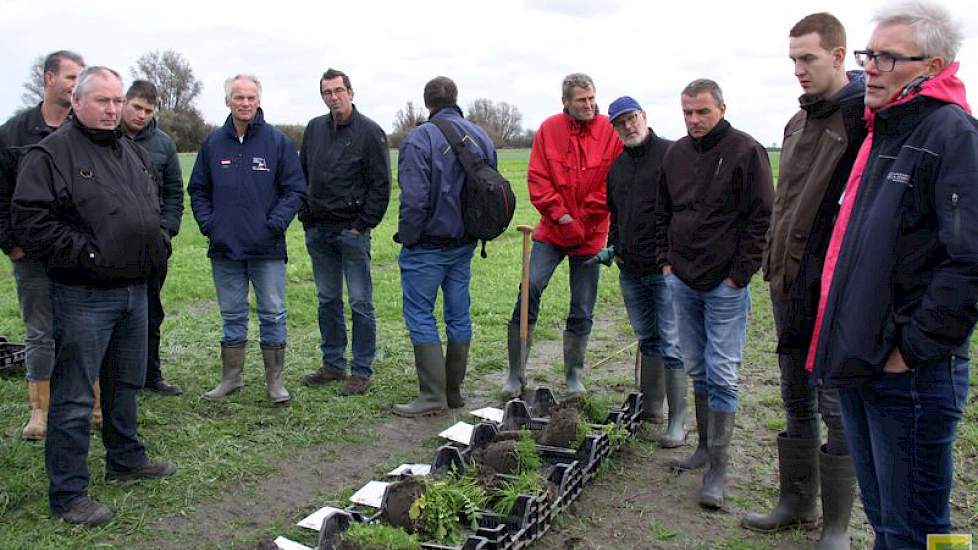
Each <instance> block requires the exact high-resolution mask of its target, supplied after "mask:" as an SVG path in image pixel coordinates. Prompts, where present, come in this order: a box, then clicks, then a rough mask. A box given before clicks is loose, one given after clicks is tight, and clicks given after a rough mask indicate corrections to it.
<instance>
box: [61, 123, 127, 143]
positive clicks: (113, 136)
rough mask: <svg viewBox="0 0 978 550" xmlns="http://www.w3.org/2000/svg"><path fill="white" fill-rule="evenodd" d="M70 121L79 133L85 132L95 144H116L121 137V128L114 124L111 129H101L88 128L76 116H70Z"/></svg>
mask: <svg viewBox="0 0 978 550" xmlns="http://www.w3.org/2000/svg"><path fill="white" fill-rule="evenodd" d="M69 120H71V123H72V124H74V126H75V127H76V128H78V130H80V131H81V133H83V134H85V136H86V137H88V139H90V140H92V143H94V144H96V145H116V146H117V145H118V144H119V140H120V139H121V138H122V129H121V128H119V127H118V126H116V127H115V128H113V129H111V130H102V129H96V128H89V127H88V126H85V125H84V124H82V122H81V121H80V120H78V119H77V118H76V117H74V116H72V117H70V119H69Z"/></svg>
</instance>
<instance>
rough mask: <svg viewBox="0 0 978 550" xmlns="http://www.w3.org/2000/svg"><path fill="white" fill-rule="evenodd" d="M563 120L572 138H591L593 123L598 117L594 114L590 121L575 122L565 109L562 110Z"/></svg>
mask: <svg viewBox="0 0 978 550" xmlns="http://www.w3.org/2000/svg"><path fill="white" fill-rule="evenodd" d="M564 119H565V120H566V121H567V126H568V128H569V129H570V133H571V135H572V136H578V137H588V136H593V132H592V128H594V123H595V122H597V121H598V115H597V113H595V115H594V118H592V119H591V120H577V119H576V118H574V117H572V116H571V115H570V113H569V112H567V109H564Z"/></svg>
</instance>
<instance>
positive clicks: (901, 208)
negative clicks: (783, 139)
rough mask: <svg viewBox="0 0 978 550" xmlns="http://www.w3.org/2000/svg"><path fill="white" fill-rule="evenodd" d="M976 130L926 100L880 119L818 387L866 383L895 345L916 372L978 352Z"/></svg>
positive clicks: (834, 298)
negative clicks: (974, 343)
mask: <svg viewBox="0 0 978 550" xmlns="http://www.w3.org/2000/svg"><path fill="white" fill-rule="evenodd" d="M975 124H976V123H975V120H974V119H972V118H971V117H970V116H968V115H967V114H965V112H964V111H963V110H962V109H961V107H959V106H957V105H953V104H949V103H947V102H945V101H941V100H939V99H935V98H932V97H925V96H923V95H920V96H917V97H914V98H913V99H911V100H909V101H907V102H905V103H902V104H896V105H893V106H891V107H888V108H884V109H882V110H880V111H878V112H876V115H875V122H874V134H875V135H874V137H873V142H872V148H871V149H870V153H869V157H868V161H867V163H866V167H865V171H864V172H863V176H862V179H861V183H860V185H859V189H858V191H857V193H858V195H857V196H856V199H855V200H856V202H855V204H854V207H853V211H852V215H851V218H850V220H849V223H848V226H847V229H846V233H845V238H844V240H843V241H842V245H841V248H840V249H839V259H838V262H837V263H836V267H835V271H834V275H833V279H832V285H831V289H830V291H829V295H828V300H827V301H826V305H825V312H824V316H823V318H822V323H821V335H820V337H819V339H818V342H817V345H816V348H815V357H814V368H813V374H814V376H815V379H816V381H817V382H818V383H821V384H825V385H826V386H854V385H859V384H861V383H863V382H865V381H867V380H869V379H871V378H872V377H874V376H876V375H877V374H879V373H880V372H881V371H882V368H883V365H884V364H885V363H886V359H887V356H888V355H889V354H890V352H891V351H892V350H893V349H894V348H898V349H899V350H900V353H901V355H902V356H903V359H904V361H906V363H907V365H908V366H909V367H910V368H919V367H923V366H926V365H928V364H931V363H934V362H936V361H940V360H942V359H945V358H948V357H949V356H950V355H951V354H955V355H962V356H967V345H968V338H969V336H970V334H971V331H972V329H973V328H974V325H975V321H976V320H978V309H976V307H975V304H976V302H978V131H976V128H975Z"/></svg>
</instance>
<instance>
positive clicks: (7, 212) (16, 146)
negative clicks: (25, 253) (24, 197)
mask: <svg viewBox="0 0 978 550" xmlns="http://www.w3.org/2000/svg"><path fill="white" fill-rule="evenodd" d="M41 105H42V103H38V104H37V105H36V106H34V107H33V108H31V109H28V110H26V111H24V112H22V113H18V114H16V115H14V116H12V117H10V120H8V121H7V122H5V123H4V124H3V126H0V250H3V251H4V252H5V253H10V251H11V250H12V249H13V248H14V246H15V245H16V244H17V243H16V242H14V230H13V225H12V221H11V202H10V201H11V199H12V198H13V195H14V184H16V183H17V165H18V163H19V162H20V159H21V157H23V156H24V154H25V153H26V152H27V149H28V148H29V147H30V146H31V145H34V144H36V143H39V142H40V141H41V140H42V139H44V138H46V137H47V136H49V135H51V134H52V133H54V131H55V130H56V128H51V127H50V126H48V125H47V123H46V122H44V115H43V114H42V113H41Z"/></svg>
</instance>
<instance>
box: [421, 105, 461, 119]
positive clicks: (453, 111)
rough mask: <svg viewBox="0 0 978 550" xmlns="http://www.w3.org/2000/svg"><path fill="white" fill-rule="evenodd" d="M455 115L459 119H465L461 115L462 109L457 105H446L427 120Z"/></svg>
mask: <svg viewBox="0 0 978 550" xmlns="http://www.w3.org/2000/svg"><path fill="white" fill-rule="evenodd" d="M455 115H458V117H459V118H465V115H463V114H462V109H461V108H460V107H459V106H458V105H448V106H445V107H442V108H440V109H438V110H436V111H434V112H433V113H431V115H430V116H429V117H428V118H429V119H432V118H435V117H451V116H455Z"/></svg>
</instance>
